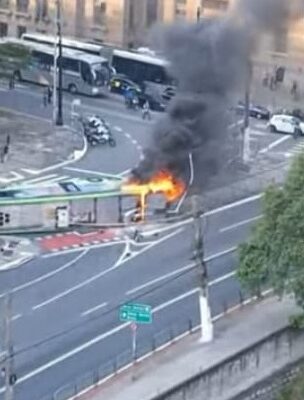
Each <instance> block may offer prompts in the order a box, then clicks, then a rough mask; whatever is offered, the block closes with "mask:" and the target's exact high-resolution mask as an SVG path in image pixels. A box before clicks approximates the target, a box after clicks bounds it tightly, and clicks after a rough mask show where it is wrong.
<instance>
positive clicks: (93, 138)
mask: <svg viewBox="0 0 304 400" xmlns="http://www.w3.org/2000/svg"><path fill="white" fill-rule="evenodd" d="M85 136H86V137H87V139H88V142H89V143H90V144H91V145H92V146H95V145H97V144H107V143H108V144H109V145H110V146H111V147H115V146H116V140H115V139H114V137H113V135H112V132H111V129H110V127H109V125H108V124H107V122H106V121H105V120H104V119H103V118H101V117H99V116H93V117H90V118H88V120H87V125H86V127H85Z"/></svg>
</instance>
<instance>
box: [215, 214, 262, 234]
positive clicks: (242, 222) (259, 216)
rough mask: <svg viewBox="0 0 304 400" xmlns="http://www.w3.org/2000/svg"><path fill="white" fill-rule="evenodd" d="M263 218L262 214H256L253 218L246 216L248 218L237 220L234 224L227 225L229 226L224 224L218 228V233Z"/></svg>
mask: <svg viewBox="0 0 304 400" xmlns="http://www.w3.org/2000/svg"><path fill="white" fill-rule="evenodd" d="M261 218H263V215H258V216H256V217H253V218H248V219H244V220H243V221H240V222H237V223H235V224H232V225H229V226H225V227H224V228H221V229H220V230H219V232H220V233H224V232H227V231H231V230H232V229H235V228H238V227H240V226H243V225H246V224H250V223H251V222H254V221H258V220H259V219H261Z"/></svg>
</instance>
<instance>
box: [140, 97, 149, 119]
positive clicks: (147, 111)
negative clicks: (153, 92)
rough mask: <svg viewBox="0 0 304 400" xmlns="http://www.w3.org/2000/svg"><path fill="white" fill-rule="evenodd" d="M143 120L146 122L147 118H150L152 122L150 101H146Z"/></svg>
mask: <svg viewBox="0 0 304 400" xmlns="http://www.w3.org/2000/svg"><path fill="white" fill-rule="evenodd" d="M142 118H143V120H145V119H146V118H148V120H149V121H150V120H151V113H150V104H149V102H148V100H146V101H145V102H144V105H143V111H142Z"/></svg>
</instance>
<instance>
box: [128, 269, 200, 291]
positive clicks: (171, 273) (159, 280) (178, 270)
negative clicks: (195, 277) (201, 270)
mask: <svg viewBox="0 0 304 400" xmlns="http://www.w3.org/2000/svg"><path fill="white" fill-rule="evenodd" d="M194 268H196V264H194V263H192V264H189V265H186V266H185V267H182V268H179V269H176V270H175V271H173V272H169V273H167V274H165V275H162V276H160V277H158V278H156V279H153V280H151V281H148V282H146V283H144V284H143V285H140V286H137V287H135V288H134V289H131V290H129V291H128V292H127V293H126V294H127V295H128V296H129V295H131V294H134V293H136V292H139V291H141V290H142V289H145V288H147V287H149V286H152V285H155V284H156V283H158V282H161V281H164V280H166V279H168V278H172V277H173V276H175V275H178V274H181V273H183V272H185V271H189V270H191V269H194Z"/></svg>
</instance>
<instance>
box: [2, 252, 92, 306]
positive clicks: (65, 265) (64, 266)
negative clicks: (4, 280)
mask: <svg viewBox="0 0 304 400" xmlns="http://www.w3.org/2000/svg"><path fill="white" fill-rule="evenodd" d="M88 251H89V249H86V250H83V251H82V253H81V254H79V255H78V256H77V257H75V258H73V259H72V260H70V261H69V262H67V263H65V264H64V265H62V266H61V267H59V268H57V269H55V270H54V271H51V272H48V273H47V274H45V275H41V276H39V277H38V278H36V279H33V280H32V281H29V282H26V283H24V284H22V285H20V286H16V287H14V288H12V290H11V293H16V292H19V291H20V290H23V289H26V288H28V287H30V286H33V285H35V284H36V283H39V282H42V281H44V280H46V279H49V278H50V277H52V276H54V275H56V274H58V273H59V272H61V271H64V270H65V269H67V268H70V267H71V266H72V265H74V264H75V263H76V262H77V261H79V260H80V259H81V258H82V257H84V256H85V255H86V254H87V253H88ZM5 296H6V293H1V294H0V298H2V297H5Z"/></svg>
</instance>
